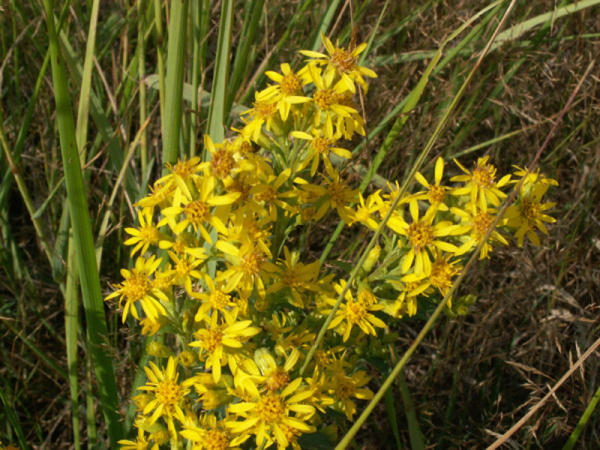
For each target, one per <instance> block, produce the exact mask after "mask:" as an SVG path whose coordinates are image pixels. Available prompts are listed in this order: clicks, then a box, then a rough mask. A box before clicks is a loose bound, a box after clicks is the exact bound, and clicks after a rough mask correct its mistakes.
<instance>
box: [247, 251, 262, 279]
mask: <svg viewBox="0 0 600 450" xmlns="http://www.w3.org/2000/svg"><path fill="white" fill-rule="evenodd" d="M263 259H264V258H263V257H262V255H260V254H259V253H255V252H252V253H250V254H249V255H248V256H246V257H245V258H244V259H243V260H242V271H243V272H244V273H245V274H246V275H258V271H259V270H260V265H261V264H262V262H263Z"/></svg>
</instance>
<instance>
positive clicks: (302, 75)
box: [256, 63, 311, 122]
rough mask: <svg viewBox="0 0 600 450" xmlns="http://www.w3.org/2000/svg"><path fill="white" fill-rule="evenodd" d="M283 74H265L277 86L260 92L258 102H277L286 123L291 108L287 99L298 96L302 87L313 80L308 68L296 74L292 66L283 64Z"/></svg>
mask: <svg viewBox="0 0 600 450" xmlns="http://www.w3.org/2000/svg"><path fill="white" fill-rule="evenodd" d="M281 72H282V73H283V75H282V74H279V73H277V72H273V71H271V70H267V71H266V72H265V75H266V76H268V77H269V78H270V79H271V80H273V81H275V82H276V83H277V84H276V85H274V86H269V87H268V88H266V89H264V90H263V91H261V92H259V93H258V94H257V95H256V99H257V100H258V101H267V100H269V101H271V102H276V103H277V110H278V111H279V114H280V115H281V118H282V119H283V121H284V122H285V121H286V120H287V118H288V115H289V113H290V107H291V105H290V103H288V102H286V101H285V99H286V98H287V97H290V96H292V95H295V94H297V93H298V92H299V91H300V90H301V88H302V86H305V85H307V84H308V83H310V81H311V80H310V76H309V75H308V70H307V68H306V67H305V68H303V69H301V70H300V71H299V72H298V73H294V72H293V71H292V69H291V68H290V65H289V64H287V63H284V64H281Z"/></svg>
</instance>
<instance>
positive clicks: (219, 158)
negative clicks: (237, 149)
mask: <svg viewBox="0 0 600 450" xmlns="http://www.w3.org/2000/svg"><path fill="white" fill-rule="evenodd" d="M210 165H211V167H212V173H213V174H214V175H215V176H216V177H217V178H225V177H226V176H227V175H229V172H231V171H232V169H233V168H234V167H235V159H233V156H231V154H230V153H229V152H228V151H227V150H225V149H223V148H222V149H220V150H217V151H216V152H215V153H214V154H213V155H212V159H211V160H210Z"/></svg>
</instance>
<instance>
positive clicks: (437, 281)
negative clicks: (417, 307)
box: [402, 249, 462, 315]
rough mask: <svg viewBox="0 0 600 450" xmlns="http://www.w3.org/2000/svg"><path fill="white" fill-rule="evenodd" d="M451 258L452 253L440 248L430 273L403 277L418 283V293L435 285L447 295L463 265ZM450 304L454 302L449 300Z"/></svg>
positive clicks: (410, 281) (436, 252)
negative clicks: (446, 252) (458, 264)
mask: <svg viewBox="0 0 600 450" xmlns="http://www.w3.org/2000/svg"><path fill="white" fill-rule="evenodd" d="M451 258H452V255H451V254H444V253H443V252H442V251H441V250H440V249H436V250H435V256H434V259H433V263H432V264H431V272H430V273H429V275H427V276H425V277H424V276H419V275H415V274H410V275H406V276H405V277H403V278H402V280H403V281H405V282H407V283H416V284H417V285H418V287H417V288H415V291H417V293H418V294H419V293H421V292H423V291H425V290H426V289H427V288H429V286H433V287H435V288H437V289H438V290H439V291H440V293H441V294H442V295H446V293H447V292H448V290H449V289H450V288H451V287H452V284H453V283H454V277H455V276H456V275H458V273H459V272H460V269H462V266H457V265H456V264H457V263H458V261H451ZM448 306H449V307H451V306H452V304H451V303H450V302H449V303H448ZM411 315H412V314H411Z"/></svg>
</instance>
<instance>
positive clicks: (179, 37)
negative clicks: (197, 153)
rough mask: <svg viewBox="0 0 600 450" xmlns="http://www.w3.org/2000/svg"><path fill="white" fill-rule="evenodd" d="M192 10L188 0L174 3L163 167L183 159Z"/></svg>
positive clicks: (166, 94) (172, 5)
mask: <svg viewBox="0 0 600 450" xmlns="http://www.w3.org/2000/svg"><path fill="white" fill-rule="evenodd" d="M188 7H189V5H188V0H183V1H174V2H171V16H170V18H169V20H170V23H169V43H168V48H167V68H168V71H167V87H166V92H165V101H166V104H165V118H164V128H163V160H162V164H163V165H164V164H166V163H170V164H175V162H177V158H178V157H179V141H180V136H181V120H182V115H183V109H182V103H183V75H184V72H185V53H186V30H187V21H188ZM163 171H165V173H166V171H168V169H166V168H164V169H163Z"/></svg>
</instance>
